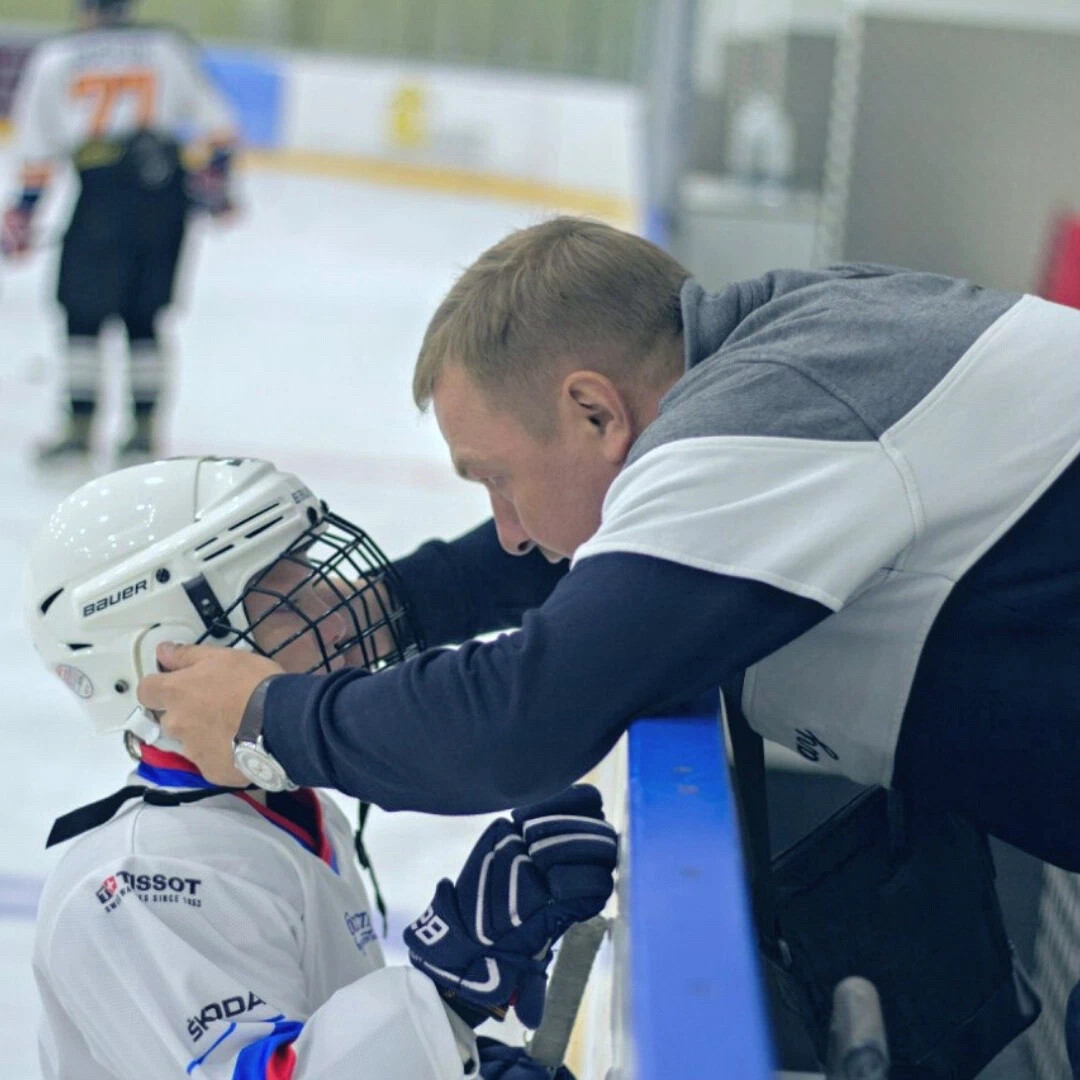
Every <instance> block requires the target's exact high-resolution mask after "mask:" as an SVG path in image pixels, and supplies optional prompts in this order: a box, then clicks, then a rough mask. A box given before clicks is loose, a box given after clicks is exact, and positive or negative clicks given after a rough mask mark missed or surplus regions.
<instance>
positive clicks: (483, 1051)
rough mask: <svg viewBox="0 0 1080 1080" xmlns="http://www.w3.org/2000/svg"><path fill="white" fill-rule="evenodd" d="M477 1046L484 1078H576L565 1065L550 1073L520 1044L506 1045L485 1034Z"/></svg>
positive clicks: (521, 1079)
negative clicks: (486, 1036)
mask: <svg viewBox="0 0 1080 1080" xmlns="http://www.w3.org/2000/svg"><path fill="white" fill-rule="evenodd" d="M476 1046H477V1048H478V1049H479V1051H480V1075H481V1077H483V1080H574V1074H573V1073H572V1072H571V1071H570V1070H569V1069H568V1068H567V1067H566V1066H565V1065H560V1066H559V1068H558V1069H556V1070H555V1072H554V1073H550V1072H548V1070H547V1069H546V1068H545V1067H544V1066H543V1065H541V1064H540V1063H539V1062H538V1061H533V1059H532V1058H531V1057H529V1055H528V1054H526V1053H525V1051H524V1050H522V1049H521V1047H520V1046H506V1045H505V1044H504V1043H501V1042H497V1041H496V1040H495V1039H488V1038H485V1037H484V1036H483V1035H481V1036H480V1038H478V1039H477V1040H476Z"/></svg>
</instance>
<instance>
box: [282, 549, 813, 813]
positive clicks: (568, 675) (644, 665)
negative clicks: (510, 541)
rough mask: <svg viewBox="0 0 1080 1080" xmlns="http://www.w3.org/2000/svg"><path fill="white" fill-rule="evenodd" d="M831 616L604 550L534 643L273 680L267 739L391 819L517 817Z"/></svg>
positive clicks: (518, 638) (576, 579)
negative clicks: (636, 733)
mask: <svg viewBox="0 0 1080 1080" xmlns="http://www.w3.org/2000/svg"><path fill="white" fill-rule="evenodd" d="M827 614H828V610H827V609H826V608H824V607H822V606H821V605H819V604H816V603H814V602H813V601H810V600H806V599H804V598H801V597H797V596H793V595H791V594H788V593H784V592H782V591H781V590H779V589H774V588H772V587H770V586H767V585H763V584H761V583H759V582H752V581H742V580H739V579H736V578H728V577H723V576H721V575H717V574H710V573H708V572H705V571H700V570H695V569H692V568H689V567H685V566H678V565H676V564H674V563H666V562H664V561H662V560H659V559H652V558H649V557H647V556H638V555H600V556H596V557H594V558H593V559H588V560H585V561H584V562H583V563H581V564H580V565H579V567H578V568H576V569H575V570H574V571H573V573H572V574H571V575H570V576H569V577H568V578H567V579H566V581H565V582H563V583H562V585H560V587H559V588H558V589H557V590H556V591H555V593H554V594H553V595H552V597H551V598H550V600H549V601H548V602H547V604H545V605H544V606H543V607H542V608H540V609H539V610H536V611H533V612H530V613H529V614H528V615H527V616H526V618H525V620H524V625H523V627H522V629H521V631H520V632H519V633H515V634H509V635H504V636H503V637H500V638H499V639H497V640H496V641H492V642H484V643H481V642H469V643H467V644H466V645H464V646H462V648H460V649H457V650H446V649H443V650H439V649H433V650H429V651H427V652H426V653H424V654H422V655H421V656H419V657H417V658H415V659H413V660H410V661H408V662H407V663H404V664H400V665H398V666H397V667H395V668H391V669H389V670H387V671H383V672H379V673H378V674H376V675H367V674H366V673H364V672H363V671H359V670H355V669H353V670H349V671H342V672H338V673H336V674H334V675H331V676H325V677H320V676H306V675H282V676H280V677H278V678H276V679H274V680H273V682H272V683H271V684H270V687H269V690H268V693H267V699H266V714H265V717H264V728H263V730H264V733H265V735H266V739H267V742H268V745H269V747H270V749H271V751H272V752H273V753H274V754H275V756H276V757H277V758H278V760H279V761H280V762H281V764H282V765H283V766H284V767H285V770H286V771H287V772H288V773H289V775H290V777H291V778H292V779H293V780H294V781H296V782H298V783H304V784H311V785H315V786H326V787H336V788H338V789H339V790H341V791H344V792H346V793H347V794H351V795H355V796H357V797H360V798H363V799H367V800H370V801H372V802H375V803H377V804H378V805H380V806H382V807H384V808H385V809H389V810H421V811H426V812H430V813H443V814H467V813H480V812H485V811H492V810H503V809H507V808H508V807H511V806H516V805H520V804H522V803H527V802H534V801H537V800H539V799H542V798H545V797H547V796H549V795H551V794H553V793H555V792H557V791H559V790H561V789H562V788H564V787H566V786H567V785H568V784H570V783H573V782H574V781H575V780H577V779H578V778H579V777H580V776H581V775H582V774H583V773H585V772H586V771H587V770H588V769H589V768H591V767H592V766H593V765H595V764H596V762H598V761H599V760H600V759H601V758H602V757H603V756H604V755H605V754H606V753H607V751H608V750H609V749H610V748H611V746H612V745H613V744H614V743H615V741H616V740H617V739H618V737H619V735H620V734H621V733H622V732H623V730H625V727H626V725H627V723H628V722H629V720H630V719H632V718H633V717H634V716H636V715H640V714H641V713H642V712H644V711H646V710H653V709H656V710H659V709H662V708H665V707H670V706H671V705H673V704H674V703H676V702H679V701H682V700H684V699H686V698H687V697H690V696H693V695H694V694H696V693H700V692H702V691H704V690H706V689H708V688H709V687H713V686H716V685H718V684H719V683H721V682H722V681H724V680H725V679H726V678H728V677H730V676H731V675H732V674H734V673H736V672H738V671H741V670H742V669H743V668H745V667H746V666H747V665H749V664H751V663H753V662H755V661H756V660H758V659H760V658H761V657H762V656H765V655H767V654H768V653H770V652H772V651H773V650H774V649H776V648H779V647H780V646H781V645H783V644H785V643H786V642H787V641H790V640H791V639H792V638H794V637H796V636H797V635H798V634H800V633H802V632H803V631H804V630H806V629H808V628H809V627H810V626H812V625H813V624H814V623H815V622H817V621H818V620H819V619H821V618H823V617H824V616H825V615H827Z"/></svg>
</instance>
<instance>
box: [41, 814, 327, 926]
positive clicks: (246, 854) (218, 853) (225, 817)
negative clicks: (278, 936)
mask: <svg viewBox="0 0 1080 1080" xmlns="http://www.w3.org/2000/svg"><path fill="white" fill-rule="evenodd" d="M320 805H321V806H322V808H323V812H324V815H325V822H326V827H327V829H328V830H329V831H330V833H331V836H332V842H333V843H334V846H335V848H336V849H338V850H340V848H341V841H342V832H341V830H342V829H343V828H344V827H345V819H344V816H343V815H342V814H341V812H340V811H339V810H338V809H337V808H336V807H335V806H333V805H332V804H330V802H329V800H328V799H326V797H325V796H322V797H320ZM310 863H311V860H310V856H309V855H308V853H307V852H306V850H305V849H304V848H303V847H302V846H301V845H300V844H299V843H297V842H296V840H295V839H293V837H292V836H290V835H289V833H288V832H287V831H286V830H283V829H281V828H279V827H278V826H276V825H275V824H274V823H273V822H272V821H271V820H268V819H267V818H264V817H263V816H262V815H260V814H259V813H258V811H256V810H254V809H253V808H252V807H250V806H249V805H248V804H246V803H245V802H243V801H242V800H240V799H238V798H236V797H235V796H233V795H229V794H222V795H221V796H219V797H217V796H216V797H211V798H208V799H205V800H201V801H199V802H193V803H187V804H183V805H180V806H155V805H150V804H147V803H146V802H144V801H142V800H141V799H132V800H131V801H130V802H128V803H126V804H125V805H124V806H123V807H121V809H120V810H119V811H117V813H116V814H114V815H113V817H111V818H110V819H109V820H108V821H106V822H104V823H103V824H101V825H98V826H97V827H95V828H92V829H90V830H88V831H87V832H84V833H82V834H80V835H78V836H76V837H74V838H73V839H72V840H70V841H68V843H67V844H66V848H65V850H64V851H63V853H62V855H61V857H60V860H59V862H58V863H57V865H56V867H55V869H54V870H53V872H52V873H51V874H50V875H49V877H48V879H47V880H46V882H45V887H44V890H43V892H42V897H41V901H40V905H39V921H42V920H44V921H46V922H47V921H49V920H50V919H51V918H54V917H55V916H56V915H57V914H58V912H59V911H60V910H61V909H62V908H64V907H65V906H67V905H69V904H72V903H74V904H76V905H80V904H83V903H85V904H88V905H89V906H90V907H91V908H93V907H94V906H95V903H100V904H101V905H102V906H103V907H107V906H108V904H109V902H110V900H111V898H112V896H113V895H114V894H116V893H117V892H119V891H122V890H123V889H124V888H125V887H134V886H135V885H138V884H142V883H146V882H148V888H149V890H150V891H154V890H155V889H156V890H157V891H159V892H166V891H168V890H169V887H170V883H171V885H172V886H176V885H177V882H180V881H190V880H199V881H202V880H205V879H206V878H207V877H219V878H229V879H240V880H242V881H243V883H244V885H245V887H247V886H250V887H251V888H252V889H262V890H266V891H269V892H273V893H274V894H276V895H278V896H280V897H281V899H282V900H283V901H285V902H287V903H292V904H293V905H294V906H296V907H300V906H301V895H300V893H301V883H300V878H301V877H302V876H303V874H304V871H305V869H310ZM136 878H137V879H138V881H136V880H135V879H136ZM129 879H130V880H129ZM143 879H145V882H144V880H143ZM158 886H160V888H158ZM186 887H187V888H190V885H188V886H186ZM173 891H174V892H179V891H181V890H180V889H179V888H176V889H173Z"/></svg>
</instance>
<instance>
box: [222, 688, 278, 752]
mask: <svg viewBox="0 0 1080 1080" xmlns="http://www.w3.org/2000/svg"><path fill="white" fill-rule="evenodd" d="M276 678H277V675H267V676H266V678H265V679H263V681H262V682H261V683H259V684H258V686H256V687H255V689H254V690H252V691H251V696H250V697H249V698H248V699H247V704H246V705H245V706H244V715H243V716H242V717H241V718H240V726H239V727H238V728H237V729H236V735H235V736H234V737H233V745H234V746H238V745H239V744H240V743H253V742H255V740H256V739H257V738H258V737H259V736H260V735H261V734H262V729H263V710H264V709H265V708H266V692H267V690H269V689H270V684H271V683H272V682H273V681H274V679H276Z"/></svg>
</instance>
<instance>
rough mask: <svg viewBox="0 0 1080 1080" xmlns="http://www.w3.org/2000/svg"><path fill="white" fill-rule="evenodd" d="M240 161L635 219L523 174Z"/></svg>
mask: <svg viewBox="0 0 1080 1080" xmlns="http://www.w3.org/2000/svg"><path fill="white" fill-rule="evenodd" d="M11 135H12V125H11V121H10V120H8V119H7V118H6V117H0V140H7V139H9V138H10V137H11ZM243 163H244V164H245V165H248V166H250V167H252V168H256V169H268V170H276V171H279V172H291V173H303V174H306V175H309V176H322V177H328V178H331V179H340V180H356V181H361V182H366V183H371V184H384V185H386V186H388V187H398V188H410V189H412V190H414V191H437V192H441V193H445V194H450V195H463V196H466V197H472V198H478V199H495V200H498V201H500V202H517V203H527V204H529V205H532V206H544V207H548V208H551V209H557V210H563V211H566V212H569V213H575V214H587V215H589V216H590V217H597V218H602V219H603V220H605V221H608V222H610V223H611V224H613V225H622V226H625V227H632V226H633V225H634V223H635V222H636V220H637V214H636V213H635V212H634V205H633V203H632V202H631V200H630V199H625V198H622V197H621V196H619V195H610V194H606V193H604V192H602V191H589V190H587V189H583V188H571V187H562V186H560V185H558V184H548V183H544V182H542V181H539V180H527V179H525V178H523V177H516V176H502V175H499V174H497V173H487V172H480V171H478V170H473V169H456V168H450V167H448V166H442V165H429V164H421V163H417V162H407V161H390V160H387V159H385V158H371V157H358V156H355V155H352V154H331V153H326V152H323V151H319V150H253V149H249V150H245V151H244V154H243Z"/></svg>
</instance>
